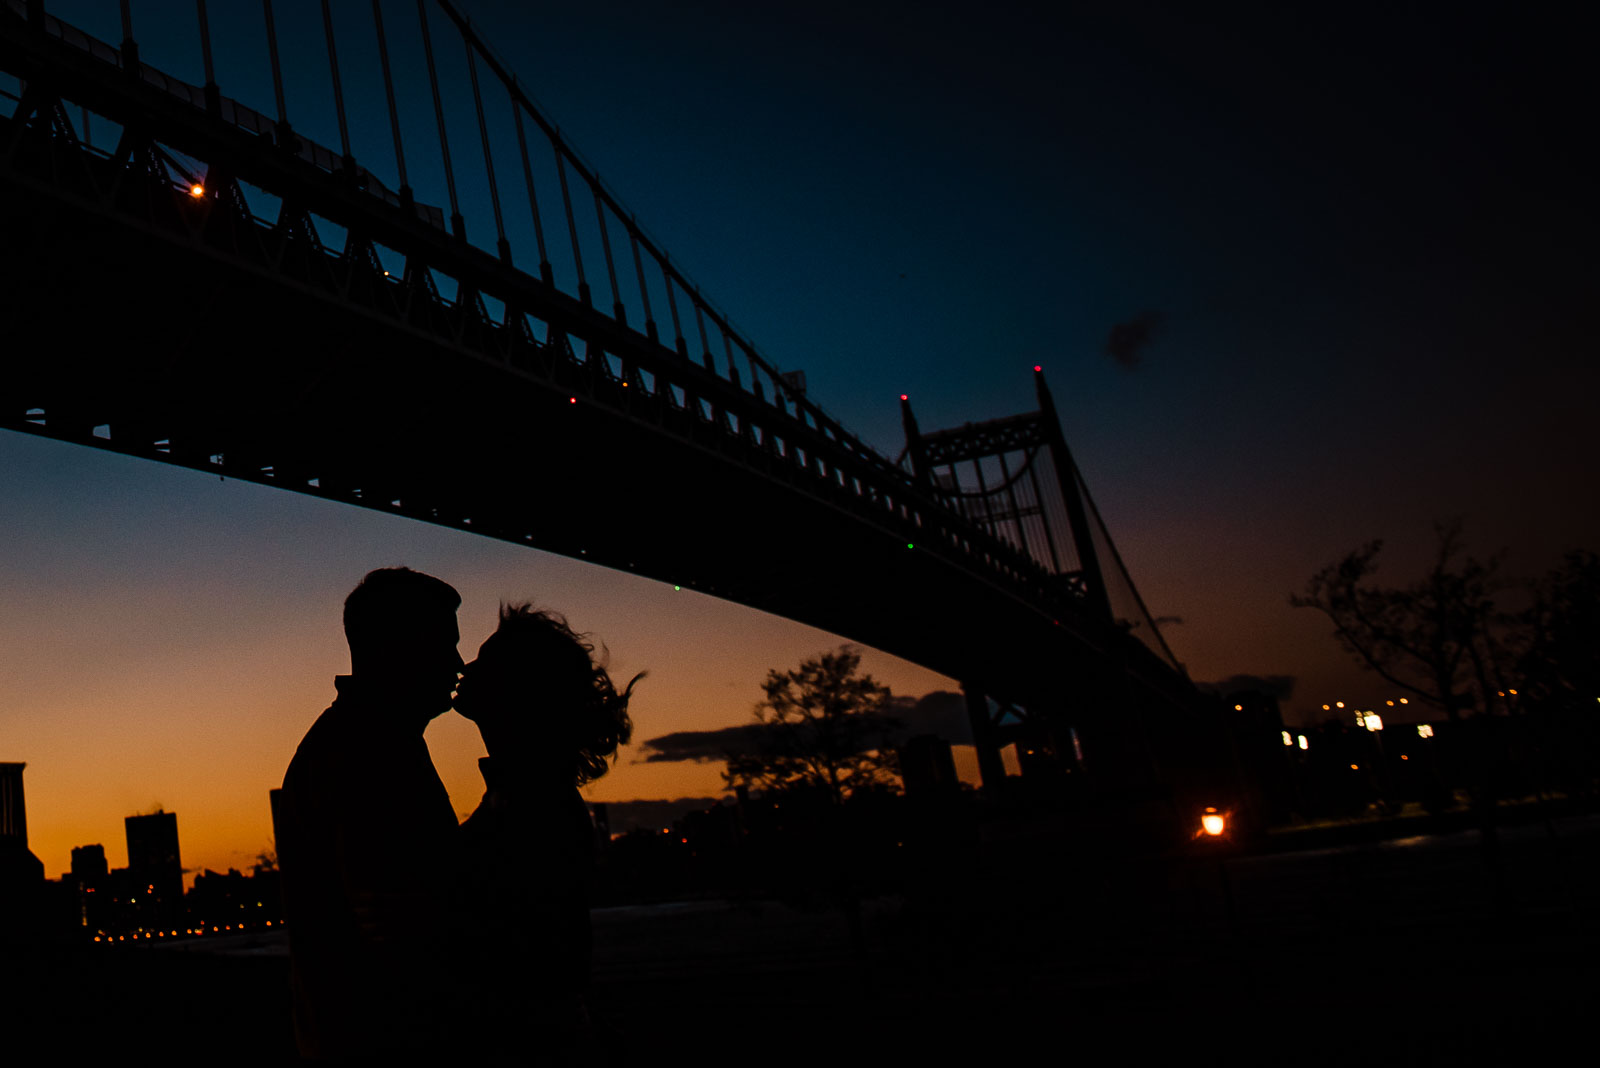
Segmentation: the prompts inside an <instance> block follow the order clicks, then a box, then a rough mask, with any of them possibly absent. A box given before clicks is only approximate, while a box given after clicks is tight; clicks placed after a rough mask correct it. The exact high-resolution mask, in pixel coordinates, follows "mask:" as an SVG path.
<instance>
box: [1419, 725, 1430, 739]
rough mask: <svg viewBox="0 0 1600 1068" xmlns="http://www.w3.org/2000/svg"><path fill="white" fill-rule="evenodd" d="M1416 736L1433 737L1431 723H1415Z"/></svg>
mask: <svg viewBox="0 0 1600 1068" xmlns="http://www.w3.org/2000/svg"><path fill="white" fill-rule="evenodd" d="M1417 737H1418V738H1432V737H1433V724H1431V723H1419V724H1417Z"/></svg>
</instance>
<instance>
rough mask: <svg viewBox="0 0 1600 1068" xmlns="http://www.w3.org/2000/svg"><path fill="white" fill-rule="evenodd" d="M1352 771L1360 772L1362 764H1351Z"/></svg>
mask: <svg viewBox="0 0 1600 1068" xmlns="http://www.w3.org/2000/svg"><path fill="white" fill-rule="evenodd" d="M1350 770H1351V771H1360V770H1361V765H1360V764H1351V765H1350Z"/></svg>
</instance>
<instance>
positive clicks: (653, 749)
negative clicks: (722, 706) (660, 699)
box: [639, 723, 761, 764]
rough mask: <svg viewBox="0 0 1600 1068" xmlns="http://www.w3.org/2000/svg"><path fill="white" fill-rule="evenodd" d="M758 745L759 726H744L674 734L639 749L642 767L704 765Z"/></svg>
mask: <svg viewBox="0 0 1600 1068" xmlns="http://www.w3.org/2000/svg"><path fill="white" fill-rule="evenodd" d="M760 745H761V724H759V723H746V724H744V725H743V726H739V727H720V728H718V729H717V730H714V731H673V732H672V733H671V734H663V735H661V736H660V737H657V738H651V739H648V740H647V741H644V742H641V743H640V744H639V750H640V761H641V762H642V763H645V764H676V763H681V762H684V761H693V762H694V763H696V764H706V763H710V762H711V761H714V760H721V759H722V756H723V754H724V753H745V752H750V751H751V750H754V749H756V748H758V747H759V746H760Z"/></svg>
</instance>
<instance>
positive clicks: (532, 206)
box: [373, 0, 556, 285]
mask: <svg viewBox="0 0 1600 1068" xmlns="http://www.w3.org/2000/svg"><path fill="white" fill-rule="evenodd" d="M373 3H377V0H373ZM506 91H507V92H508V93H511V114H512V116H513V117H514V118H515V119H516V120H517V148H518V150H519V151H521V153H522V180H523V182H524V183H526V184H527V186H528V210H529V211H531V212H532V213H533V236H534V240H536V241H538V242H539V277H540V278H542V279H544V283H545V285H555V281H556V279H555V271H553V270H552V269H551V267H550V257H549V255H547V254H546V253H545V250H544V223H542V222H540V221H539V198H538V197H537V196H535V195H534V192H533V167H532V166H531V165H530V164H529V163H528V138H527V135H526V134H524V133H523V132H522V106H521V105H520V104H518V103H517V97H516V94H515V93H513V92H512V91H511V87H510V86H509V85H508V86H506Z"/></svg>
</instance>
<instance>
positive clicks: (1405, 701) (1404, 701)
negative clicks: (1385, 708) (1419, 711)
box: [1400, 697, 1410, 705]
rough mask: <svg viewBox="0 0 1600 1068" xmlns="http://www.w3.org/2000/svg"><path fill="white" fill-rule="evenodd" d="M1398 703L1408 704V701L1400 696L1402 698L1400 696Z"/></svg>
mask: <svg viewBox="0 0 1600 1068" xmlns="http://www.w3.org/2000/svg"><path fill="white" fill-rule="evenodd" d="M1400 703H1401V704H1403V705H1404V704H1409V703H1410V702H1408V701H1407V700H1406V699H1405V698H1404V697H1402V698H1400Z"/></svg>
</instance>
